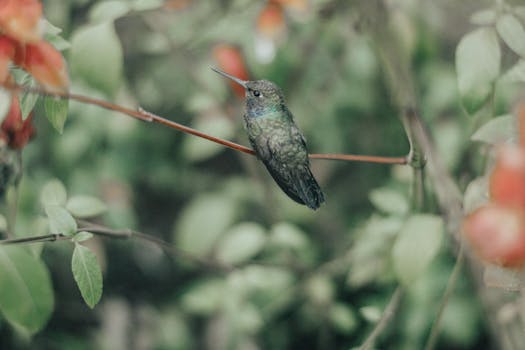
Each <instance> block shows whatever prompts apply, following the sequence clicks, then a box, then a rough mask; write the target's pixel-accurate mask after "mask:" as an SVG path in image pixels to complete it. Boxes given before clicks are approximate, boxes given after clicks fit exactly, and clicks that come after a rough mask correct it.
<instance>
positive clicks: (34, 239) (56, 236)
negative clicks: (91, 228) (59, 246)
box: [0, 233, 71, 245]
mask: <svg viewBox="0 0 525 350" xmlns="http://www.w3.org/2000/svg"><path fill="white" fill-rule="evenodd" d="M67 239H71V237H70V236H66V235H63V234H62V233H51V234H48V235H41V236H31V237H24V238H9V239H2V240H0V245H11V244H23V243H42V242H54V241H62V240H67Z"/></svg>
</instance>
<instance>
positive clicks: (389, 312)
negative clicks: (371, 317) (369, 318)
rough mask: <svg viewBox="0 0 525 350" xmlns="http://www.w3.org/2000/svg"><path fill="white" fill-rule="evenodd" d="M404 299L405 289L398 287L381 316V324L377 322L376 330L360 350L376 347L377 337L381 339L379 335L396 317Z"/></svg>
mask: <svg viewBox="0 0 525 350" xmlns="http://www.w3.org/2000/svg"><path fill="white" fill-rule="evenodd" d="M402 297H403V288H402V287H401V286H398V287H397V288H396V290H395V291H394V294H392V297H391V298H390V301H389V302H388V305H387V306H386V308H385V311H384V312H383V315H382V316H381V319H380V320H379V322H377V324H376V326H375V328H374V330H373V331H372V333H370V334H369V335H368V337H367V338H366V340H365V342H364V343H363V344H362V345H361V346H360V347H359V350H368V349H370V347H371V346H373V345H374V343H375V341H376V339H377V337H379V335H380V334H381V333H382V332H383V330H384V329H385V327H386V326H387V325H388V321H390V319H391V318H392V316H393V315H394V312H395V311H396V309H397V307H398V305H399V303H400V302H401V298H402Z"/></svg>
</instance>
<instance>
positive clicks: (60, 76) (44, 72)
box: [15, 41, 68, 90]
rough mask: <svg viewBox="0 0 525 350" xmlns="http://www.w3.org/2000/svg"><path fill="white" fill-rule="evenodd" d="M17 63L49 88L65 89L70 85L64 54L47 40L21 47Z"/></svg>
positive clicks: (16, 59)
mask: <svg viewBox="0 0 525 350" xmlns="http://www.w3.org/2000/svg"><path fill="white" fill-rule="evenodd" d="M15 63H16V64H17V65H19V66H20V67H22V68H24V69H25V70H26V71H27V72H29V73H30V74H31V75H32V76H33V77H34V78H35V79H36V80H37V81H38V82H39V83H41V84H42V85H44V86H46V87H48V88H59V89H61V90H64V89H65V88H67V86H68V75H67V69H66V64H65V62H64V59H63V58H62V55H61V54H60V52H58V51H57V50H56V49H55V48H54V47H53V46H52V45H51V44H49V43H47V42H45V41H39V42H37V43H33V44H27V45H25V46H24V47H22V48H19V50H18V51H17V54H16V56H15Z"/></svg>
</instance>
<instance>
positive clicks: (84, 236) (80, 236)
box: [73, 231, 93, 243]
mask: <svg viewBox="0 0 525 350" xmlns="http://www.w3.org/2000/svg"><path fill="white" fill-rule="evenodd" d="M91 238H93V234H92V233H91V232H86V231H80V232H79V233H77V234H76V235H74V236H73V240H74V241H75V242H78V243H80V242H84V241H87V240H88V239H91Z"/></svg>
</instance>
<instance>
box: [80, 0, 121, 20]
mask: <svg viewBox="0 0 525 350" xmlns="http://www.w3.org/2000/svg"><path fill="white" fill-rule="evenodd" d="M129 11H130V7H129V5H128V4H127V3H126V2H125V1H116V0H113V1H104V2H99V3H97V4H95V6H93V8H92V9H91V11H89V20H90V21H91V22H97V23H98V22H107V21H114V20H115V19H117V18H119V17H122V16H125V15H126V14H127V13H128V12H129Z"/></svg>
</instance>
